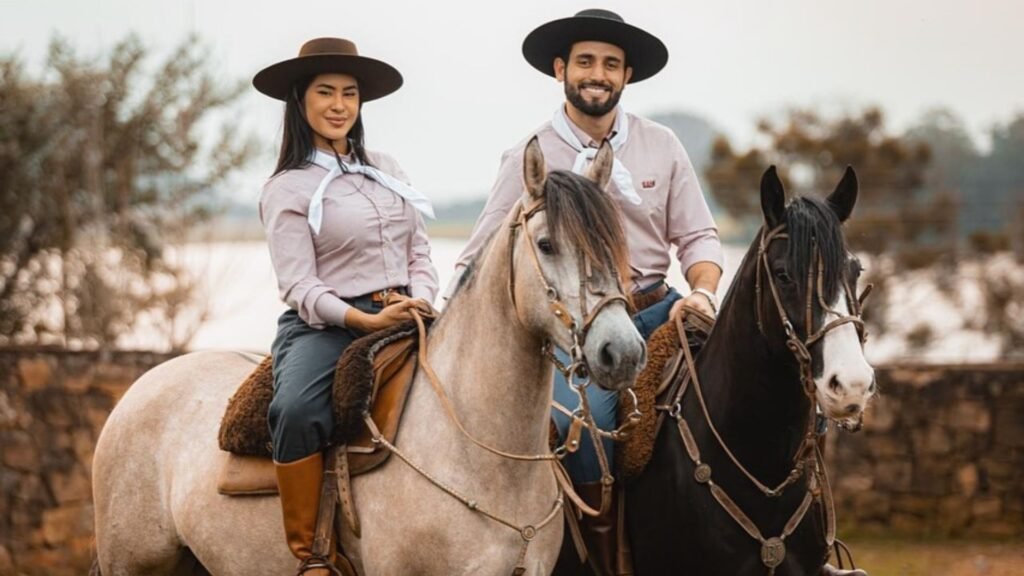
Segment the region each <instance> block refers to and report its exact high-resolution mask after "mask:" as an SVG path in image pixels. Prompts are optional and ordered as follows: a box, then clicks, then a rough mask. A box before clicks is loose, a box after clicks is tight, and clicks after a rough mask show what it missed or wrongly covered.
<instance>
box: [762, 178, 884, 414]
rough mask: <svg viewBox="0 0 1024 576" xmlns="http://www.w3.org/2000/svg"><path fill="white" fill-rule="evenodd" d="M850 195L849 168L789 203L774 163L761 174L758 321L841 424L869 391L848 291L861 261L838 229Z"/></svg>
mask: <svg viewBox="0 0 1024 576" xmlns="http://www.w3.org/2000/svg"><path fill="white" fill-rule="evenodd" d="M856 201H857V176H856V174H855V173H854V171H853V169H852V168H847V169H846V172H845V173H844V174H843V178H842V180H841V181H840V182H839V185H838V186H837V187H836V189H835V191H834V192H832V194H830V195H829V196H828V198H827V199H826V200H825V201H821V200H818V199H816V198H811V197H802V198H797V199H795V200H793V201H792V202H790V203H789V205H788V206H787V205H786V204H785V192H784V191H783V188H782V182H781V181H780V180H779V177H778V174H776V172H775V167H774V166H772V167H771V168H769V169H768V170H767V171H766V172H765V173H764V176H763V177H762V178H761V209H762V212H763V213H764V221H765V226H764V228H763V229H762V230H761V240H760V247H759V253H758V267H757V268H758V269H757V275H758V276H757V285H758V292H759V301H758V304H757V316H758V324H759V325H760V326H761V330H762V332H763V333H765V335H766V336H767V337H768V340H769V341H770V342H771V344H770V345H772V346H775V347H776V349H777V351H779V352H781V351H782V350H784V349H785V348H784V347H788V348H789V350H790V351H792V353H793V354H795V355H796V357H797V360H798V361H800V363H801V368H802V374H801V376H802V378H803V380H804V385H805V386H806V388H807V392H808V394H811V393H813V394H814V395H815V396H816V398H817V400H818V403H819V405H820V406H821V408H822V411H823V412H824V413H825V415H826V416H828V417H830V418H833V419H835V420H837V421H839V422H840V423H841V424H844V425H846V426H857V425H859V422H860V418H861V416H862V414H863V411H864V408H865V406H866V405H867V402H868V400H869V399H870V398H871V396H872V395H874V393H875V374H874V370H873V369H872V368H871V366H870V365H869V364H868V362H867V360H866V359H865V358H864V347H863V335H864V332H863V323H862V322H861V320H860V300H859V299H858V298H857V296H856V294H855V292H854V290H855V289H856V288H857V280H858V278H859V276H860V272H861V265H860V262H859V261H858V260H857V257H856V256H854V255H853V254H852V253H850V252H849V251H848V250H847V248H846V243H845V241H844V238H843V230H842V223H843V222H845V221H846V219H847V218H849V216H850V213H851V212H853V206H854V204H855V203H856Z"/></svg>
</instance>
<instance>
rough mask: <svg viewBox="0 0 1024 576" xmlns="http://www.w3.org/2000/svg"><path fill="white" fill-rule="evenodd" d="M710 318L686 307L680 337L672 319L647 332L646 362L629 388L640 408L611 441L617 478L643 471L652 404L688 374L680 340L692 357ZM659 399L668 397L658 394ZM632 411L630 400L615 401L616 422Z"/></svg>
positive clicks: (654, 425)
mask: <svg viewBox="0 0 1024 576" xmlns="http://www.w3.org/2000/svg"><path fill="white" fill-rule="evenodd" d="M713 323H714V319H713V318H711V317H710V316H706V315H704V314H702V313H700V312H699V311H696V310H692V309H687V314H686V316H685V318H684V320H683V332H684V333H685V334H684V337H683V338H680V335H679V327H678V325H677V324H676V322H666V323H664V324H663V325H661V327H659V328H658V329H657V330H655V331H654V333H653V334H651V337H650V339H648V341H647V365H646V366H645V367H644V369H643V371H641V372H640V375H639V376H637V379H636V384H634V386H633V391H634V392H635V393H636V397H637V404H638V406H637V407H638V408H639V410H640V421H639V422H638V423H637V425H636V426H635V427H634V428H633V429H632V430H631V431H630V433H629V435H628V436H627V437H626V439H625V440H624V441H622V442H617V443H616V445H615V461H616V463H617V468H618V474H619V476H618V477H619V478H621V479H624V480H631V479H633V478H636V477H637V476H639V475H640V473H641V472H643V470H644V467H645V466H647V462H648V461H650V459H651V454H653V453H654V439H655V437H656V436H657V435H658V421H659V418H658V413H657V410H656V409H655V405H657V404H658V400H659V396H665V395H667V393H668V392H669V390H670V389H673V388H675V387H674V386H672V385H671V384H672V383H673V382H677V381H679V379H681V378H688V377H689V374H688V369H687V367H686V358H685V355H684V354H683V349H682V343H683V342H686V344H687V345H688V346H689V347H690V351H691V353H692V354H693V355H694V356H695V357H696V355H697V352H699V351H700V349H701V347H702V346H703V345H704V342H706V341H707V338H708V334H709V333H710V332H711V327H712V325H713ZM660 399H661V401H662V403H664V402H668V401H669V399H668V398H660ZM632 411H633V406H631V402H630V401H629V400H627V399H625V397H623V398H622V399H620V401H619V422H625V421H626V418H628V416H629V414H630V413H631V412H632Z"/></svg>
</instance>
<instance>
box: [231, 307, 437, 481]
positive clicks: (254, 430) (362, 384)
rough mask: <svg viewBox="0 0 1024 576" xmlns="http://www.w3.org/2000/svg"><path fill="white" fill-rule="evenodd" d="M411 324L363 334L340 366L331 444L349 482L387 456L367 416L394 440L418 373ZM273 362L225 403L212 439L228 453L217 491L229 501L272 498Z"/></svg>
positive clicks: (414, 332) (258, 369)
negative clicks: (341, 451) (339, 450)
mask: <svg viewBox="0 0 1024 576" xmlns="http://www.w3.org/2000/svg"><path fill="white" fill-rule="evenodd" d="M418 348H419V339H418V334H417V326H416V323H415V322H414V321H408V322H404V323H402V324H398V325H396V326H392V327H391V328H388V329H386V330H382V331H380V332H375V333H373V334H369V335H366V336H363V337H362V338H359V339H357V340H356V341H355V342H353V343H352V344H351V345H350V346H349V347H348V349H346V350H345V353H344V354H342V356H341V358H340V359H339V360H338V366H337V370H336V371H335V376H334V384H333V388H332V392H331V410H332V412H333V414H334V421H335V427H334V433H333V437H332V439H331V442H332V444H334V445H337V446H345V447H346V450H345V455H346V456H344V457H347V467H348V473H349V475H350V476H356V475H359V474H362V473H365V472H368V471H370V470H373V469H374V468H376V467H377V466H380V465H381V464H383V463H384V462H385V461H386V460H387V457H388V456H389V455H390V451H388V450H386V449H384V448H383V447H381V446H378V445H376V444H374V443H373V441H372V435H371V431H370V430H369V428H368V427H367V425H366V424H365V422H364V415H365V414H369V416H370V418H371V419H372V420H373V423H374V424H375V426H376V428H377V429H378V430H379V431H380V433H381V434H382V435H383V436H384V437H385V438H387V439H388V441H389V442H394V440H395V437H396V436H397V434H398V426H399V421H400V419H401V416H402V412H403V410H404V408H405V401H406V399H407V398H408V395H409V389H410V388H411V385H412V381H413V377H414V376H415V373H416V364H417V363H416V352H417V350H418ZM272 364H273V361H272V358H271V357H269V356H268V357H267V358H265V359H264V360H263V361H262V362H261V363H260V364H259V365H258V366H257V367H256V368H255V369H254V370H253V371H252V373H251V374H249V376H248V377H247V378H246V379H245V381H243V382H242V384H241V386H239V388H238V391H237V392H235V395H234V396H232V398H231V400H230V401H228V407H227V410H226V411H225V413H224V417H223V418H222V419H221V426H220V431H219V434H218V441H219V444H220V448H221V450H223V451H225V452H227V453H228V455H227V457H226V458H225V461H224V463H223V465H222V468H221V473H220V477H219V479H218V483H217V490H218V491H219V492H220V493H221V494H224V495H228V496H259V495H273V494H277V479H276V476H275V473H274V466H273V462H272V461H271V459H270V457H271V445H270V430H269V428H268V426H267V413H268V412H269V410H270V400H271V398H272V396H273V374H272V371H271V368H272Z"/></svg>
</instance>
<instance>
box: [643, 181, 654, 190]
mask: <svg viewBox="0 0 1024 576" xmlns="http://www.w3.org/2000/svg"><path fill="white" fill-rule="evenodd" d="M656 184H657V182H655V181H654V180H644V181H643V183H642V184H641V186H643V187H644V190H648V189H650V188H654V186H655V185H656Z"/></svg>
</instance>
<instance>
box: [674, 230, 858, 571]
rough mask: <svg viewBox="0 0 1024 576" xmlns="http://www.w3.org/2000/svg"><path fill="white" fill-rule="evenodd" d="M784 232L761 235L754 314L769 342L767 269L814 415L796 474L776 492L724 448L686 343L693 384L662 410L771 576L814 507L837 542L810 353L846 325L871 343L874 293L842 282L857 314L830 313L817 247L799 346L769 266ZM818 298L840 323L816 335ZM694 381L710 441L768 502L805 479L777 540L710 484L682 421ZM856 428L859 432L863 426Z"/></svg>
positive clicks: (828, 537) (697, 472)
mask: <svg viewBox="0 0 1024 576" xmlns="http://www.w3.org/2000/svg"><path fill="white" fill-rule="evenodd" d="M785 230H786V225H785V224H782V225H780V226H778V227H776V228H774V229H772V230H770V231H769V230H767V229H765V230H762V232H761V239H760V245H759V246H758V251H757V270H756V280H755V294H756V301H755V303H754V306H755V313H756V315H757V328H758V330H759V331H760V332H761V334H762V335H763V336H765V337H767V334H766V332H765V329H764V321H763V317H762V313H761V308H762V307H763V304H762V301H763V299H762V297H761V292H762V290H761V276H762V269H763V270H764V276H765V277H766V278H767V279H768V288H769V289H770V291H771V294H772V300H773V301H774V302H775V308H776V309H777V311H778V313H779V319H780V320H781V322H782V326H783V328H784V330H785V332H786V347H787V348H789V350H790V351H792V352H793V355H794V356H795V357H796V359H797V361H798V362H799V364H800V379H801V382H802V383H803V388H804V393H805V394H806V395H807V397H808V399H809V400H810V413H809V414H808V417H807V430H806V432H805V434H804V440H803V442H801V444H800V447H799V448H798V449H797V451H796V453H795V454H794V455H793V468H792V469H791V470H790V471H789V474H787V476H786V478H785V479H783V481H782V482H781V483H780V484H778V485H777V486H775V487H769V486H767V485H765V484H764V483H763V482H761V481H760V480H758V479H757V478H756V477H755V476H754V475H753V474H751V473H750V471H748V470H747V469H746V467H744V466H743V464H741V463H740V461H739V459H738V458H736V456H735V455H734V454H733V452H732V450H730V449H729V446H728V445H726V443H725V440H724V439H723V438H722V436H721V434H719V432H718V429H717V428H716V427H715V423H714V422H713V421H712V420H711V413H710V411H709V410H708V407H707V403H706V402H705V401H704V393H703V391H702V389H701V384H700V379H699V378H698V376H697V367H696V364H695V362H694V360H693V356H692V354H691V352H690V349H689V346H687V343H686V341H685V339H684V340H683V342H682V352H683V354H684V356H685V358H686V363H687V367H688V369H689V374H688V376H689V379H687V378H686V377H684V378H683V379H682V381H681V383H680V384H679V388H678V390H677V391H676V393H675V394H674V395H673V403H672V404H670V405H667V406H659V408H660V409H662V410H665V411H667V412H668V414H669V416H670V417H672V418H674V419H675V420H676V421H677V425H678V428H679V435H680V437H681V439H682V441H683V445H684V447H685V448H686V452H687V455H688V456H689V457H690V460H691V461H692V462H693V465H694V480H695V481H696V482H697V483H698V484H703V485H705V486H707V487H708V489H709V490H710V492H711V495H712V496H713V497H714V499H715V501H716V502H718V504H719V505H720V506H721V507H722V509H723V510H725V512H726V513H727V514H728V515H729V516H730V517H731V518H732V519H733V521H735V522H736V523H737V524H738V525H739V526H740V527H741V528H742V529H743V530H744V531H745V532H746V533H747V534H748V535H749V536H750V537H751V538H753V539H754V540H756V541H758V542H759V543H760V544H761V563H762V564H763V565H764V566H765V567H766V568H767V570H768V574H769V576H771V575H773V574H774V573H775V569H776V568H777V567H778V566H779V565H781V564H782V562H783V560H784V559H785V557H786V545H785V540H786V538H787V537H788V536H789V535H790V534H792V533H793V532H794V531H795V530H796V528H797V527H798V526H799V525H800V523H801V522H802V521H803V519H804V516H805V515H806V514H807V511H808V510H809V509H810V507H811V504H812V503H813V502H814V501H815V500H818V501H819V502H821V505H822V508H823V510H824V517H825V518H824V520H825V522H824V523H825V543H826V545H827V546H833V545H834V544H835V542H836V540H835V507H834V503H833V500H832V488H831V486H830V485H829V481H828V475H827V473H826V470H825V462H824V457H823V456H822V453H821V450H820V448H819V446H818V442H817V433H816V426H815V420H816V415H817V410H818V401H817V396H816V395H815V384H814V375H813V373H812V367H811V353H810V350H809V348H810V347H811V346H813V345H814V344H815V343H817V342H818V341H820V340H821V339H822V338H824V337H825V334H827V333H828V332H829V331H830V330H834V329H835V328H838V327H839V326H842V325H843V324H853V325H854V326H855V327H856V329H857V334H858V336H859V338H860V341H861V347H863V346H864V341H865V339H866V338H867V333H866V331H865V329H864V321H863V320H862V319H861V311H862V307H863V303H864V300H865V299H866V298H867V296H868V294H869V293H870V291H871V286H870V285H868V286H866V287H865V289H864V291H863V292H862V293H861V295H860V297H859V298H855V297H854V292H853V290H852V289H851V287H850V285H849V283H848V282H847V281H846V279H845V277H844V278H843V283H842V285H843V290H844V292H845V296H846V299H847V303H848V305H849V307H850V310H852V311H853V314H850V315H843V314H841V313H839V312H838V311H837V310H834V309H832V308H831V307H830V306H829V305H828V303H826V302H825V297H824V290H823V288H824V268H825V264H824V259H823V258H822V256H821V253H820V252H819V250H818V247H817V244H815V245H814V247H813V248H812V251H811V259H812V265H813V266H814V268H812V267H808V272H807V280H806V286H807V300H806V307H805V317H804V321H805V331H806V333H807V334H808V336H807V338H806V339H805V340H801V339H800V337H799V335H797V333H796V330H795V329H794V328H793V323H792V322H791V321H790V319H789V316H788V315H787V314H786V309H785V307H784V306H783V305H782V298H781V297H780V296H779V290H778V287H777V286H776V284H775V280H774V278H773V277H772V274H771V268H770V265H769V262H768V247H769V246H770V245H771V243H772V241H774V240H778V239H781V238H788V237H789V235H788V234H787V233H786V232H785ZM815 268H816V269H817V282H815V278H814V269H815ZM815 298H816V299H817V300H818V303H819V304H820V305H821V307H822V310H824V311H825V312H831V313H832V314H835V315H836V316H838V318H837V319H835V320H832V321H831V322H828V323H827V324H825V325H824V326H822V327H821V329H819V330H818V331H817V332H813V333H812V329H813V327H814V324H813V319H814V318H813V303H814V300H815ZM677 323H678V328H679V333H680V335H682V334H684V332H683V327H682V325H681V322H679V321H678V320H677ZM691 380H692V382H693V387H694V391H695V393H696V396H697V401H698V403H699V404H700V408H701V410H702V412H703V415H704V418H705V420H706V421H707V423H708V428H709V429H710V431H711V434H712V436H713V437H714V438H715V440H716V441H717V442H718V444H719V446H721V448H722V450H723V451H724V452H725V454H726V455H727V456H728V457H729V459H730V460H731V461H732V463H733V464H734V465H735V466H736V468H737V469H738V470H739V471H740V472H742V473H743V475H744V476H746V477H747V479H748V480H750V481H751V482H752V483H753V484H754V486H756V487H757V489H758V490H759V491H760V492H761V493H762V494H764V495H765V496H767V497H769V498H778V497H781V496H782V494H783V493H784V491H785V489H786V488H787V487H789V486H790V485H792V484H794V483H795V482H796V481H797V480H798V479H799V478H800V477H801V476H803V475H804V474H807V486H806V490H805V492H804V497H803V499H802V500H801V502H800V504H799V505H798V506H797V508H796V510H795V511H794V512H793V514H792V515H791V516H790V517H789V519H788V521H787V522H786V524H785V526H784V527H783V529H782V532H781V533H780V534H779V535H778V536H775V537H770V538H769V537H765V536H764V534H763V533H762V532H761V530H760V529H759V528H758V526H757V525H756V524H755V523H754V522H753V520H751V519H750V517H749V516H748V515H747V514H746V513H744V512H743V510H742V509H740V507H739V505H737V504H736V502H735V501H734V500H733V499H732V498H730V497H729V495H728V494H727V493H726V492H725V490H724V489H723V488H722V487H721V486H719V485H718V484H716V483H715V482H714V480H713V479H712V470H711V466H710V465H709V464H707V463H706V462H703V461H702V458H701V451H700V447H699V446H698V445H697V441H696V439H695V437H694V435H693V432H692V431H691V430H690V425H689V424H688V423H687V421H686V418H684V416H683V410H682V400H683V396H684V394H685V393H686V390H687V388H688V384H689V382H690V381H691ZM857 426H858V427H859V423H858V425H857Z"/></svg>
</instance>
